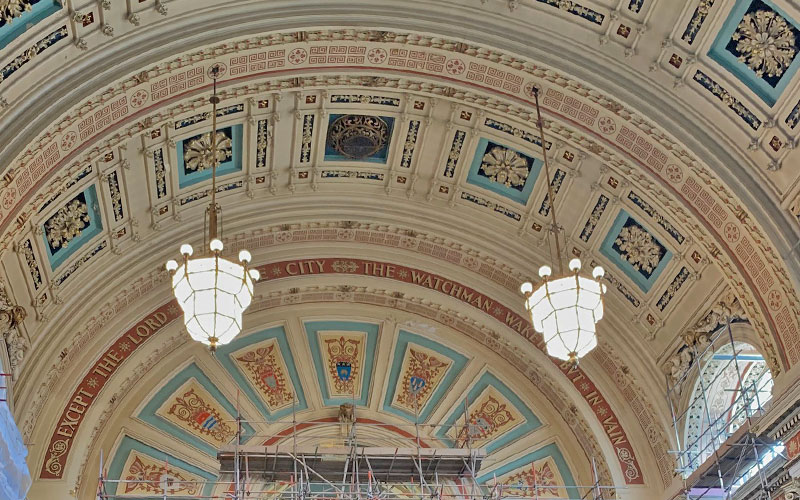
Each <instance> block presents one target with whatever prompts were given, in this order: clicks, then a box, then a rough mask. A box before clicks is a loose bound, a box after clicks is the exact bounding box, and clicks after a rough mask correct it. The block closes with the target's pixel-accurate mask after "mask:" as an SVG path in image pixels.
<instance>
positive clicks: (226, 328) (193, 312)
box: [166, 239, 259, 349]
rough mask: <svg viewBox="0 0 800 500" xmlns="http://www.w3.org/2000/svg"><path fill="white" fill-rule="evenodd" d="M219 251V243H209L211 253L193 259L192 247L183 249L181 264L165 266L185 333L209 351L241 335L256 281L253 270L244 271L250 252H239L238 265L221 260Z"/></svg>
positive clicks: (173, 263) (256, 273) (170, 263)
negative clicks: (170, 277) (181, 314)
mask: <svg viewBox="0 0 800 500" xmlns="http://www.w3.org/2000/svg"><path fill="white" fill-rule="evenodd" d="M222 248H223V247H222V241H220V240H217V239H214V240H211V243H210V245H209V249H210V250H211V253H210V254H209V255H206V256H203V257H198V258H194V259H192V258H191V256H192V253H193V249H192V246H191V245H182V246H181V254H183V262H182V263H181V264H178V262H176V261H174V260H170V261H169V262H167V265H166V267H167V271H169V273H170V274H171V275H172V290H173V292H174V294H175V298H176V299H177V300H178V304H180V306H181V309H183V322H184V324H185V325H186V330H188V332H189V335H191V337H192V338H193V339H194V340H196V341H198V342H202V343H204V344H207V345H208V346H210V347H211V348H212V349H216V347H217V346H218V345H225V344H228V343H230V342H231V341H232V340H233V339H234V338H235V337H236V336H237V335H238V334H239V333H240V332H241V331H242V315H243V314H244V311H245V309H247V307H248V306H249V305H250V302H251V301H252V299H253V282H254V281H257V280H258V278H259V273H258V271H257V270H256V269H248V268H247V264H248V263H249V262H250V259H251V257H250V252H248V251H247V250H242V251H241V252H239V261H240V263H238V264H237V263H235V262H231V261H229V260H227V259H225V258H224V257H221V256H220V253H221V252H222Z"/></svg>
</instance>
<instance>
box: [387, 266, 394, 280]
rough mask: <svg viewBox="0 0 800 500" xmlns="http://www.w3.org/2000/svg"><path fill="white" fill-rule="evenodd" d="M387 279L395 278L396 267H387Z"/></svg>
mask: <svg viewBox="0 0 800 500" xmlns="http://www.w3.org/2000/svg"><path fill="white" fill-rule="evenodd" d="M386 277H387V278H394V266H386Z"/></svg>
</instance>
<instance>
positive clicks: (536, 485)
mask: <svg viewBox="0 0 800 500" xmlns="http://www.w3.org/2000/svg"><path fill="white" fill-rule="evenodd" d="M559 486H560V485H559V481H558V478H557V477H556V473H555V472H554V471H553V467H552V466H551V465H550V462H549V461H548V462H545V463H544V464H542V465H541V466H539V467H536V464H535V463H532V464H530V465H529V466H526V467H525V468H524V469H522V470H520V471H519V472H516V473H514V474H512V475H511V476H509V477H508V478H507V479H506V480H505V481H503V493H504V494H505V495H513V496H524V497H531V496H538V497H551V498H552V497H556V498H557V497H560V496H561V495H560V493H559V489H560V488H559Z"/></svg>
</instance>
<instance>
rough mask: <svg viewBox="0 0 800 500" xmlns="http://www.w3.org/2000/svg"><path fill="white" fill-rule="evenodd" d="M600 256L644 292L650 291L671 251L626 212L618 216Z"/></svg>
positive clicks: (622, 211) (670, 256) (602, 246)
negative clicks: (611, 263) (604, 257)
mask: <svg viewBox="0 0 800 500" xmlns="http://www.w3.org/2000/svg"><path fill="white" fill-rule="evenodd" d="M600 253H601V254H603V255H605V256H606V258H608V259H609V260H610V261H611V262H613V263H614V265H616V266H617V267H618V268H619V269H620V270H621V271H622V272H624V273H625V275H626V276H627V277H628V278H630V279H631V281H633V282H634V283H636V285H637V286H638V287H639V288H640V289H641V290H642V291H643V292H647V291H649V290H650V288H652V286H653V284H654V283H655V282H656V280H657V279H658V277H659V276H660V275H661V273H662V271H664V268H665V267H666V266H667V264H668V263H669V261H670V259H671V258H672V252H671V251H670V250H669V249H667V247H665V246H664V245H663V244H662V243H661V242H660V241H659V240H658V238H656V237H655V236H654V235H653V234H652V233H651V232H650V231H648V230H647V228H646V227H645V226H644V225H642V224H640V223H639V222H637V221H636V219H634V218H633V216H631V215H630V214H629V213H628V212H626V211H625V210H620V212H619V214H618V215H617V218H616V220H615V221H614V225H613V226H611V230H609V232H608V234H607V235H606V238H605V240H603V244H602V245H600Z"/></svg>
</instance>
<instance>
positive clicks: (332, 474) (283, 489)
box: [97, 402, 620, 500]
mask: <svg viewBox="0 0 800 500" xmlns="http://www.w3.org/2000/svg"><path fill="white" fill-rule="evenodd" d="M343 406H344V405H343ZM347 406H350V405H349V404H348V405H347ZM340 409H341V407H340ZM295 410H296V407H295V406H293V411H292V420H291V422H284V423H290V424H291V434H288V435H287V434H286V433H285V431H284V432H281V433H278V434H273V435H269V436H249V439H248V441H249V442H250V443H252V442H253V441H256V442H262V443H264V444H259V445H254V444H245V443H243V442H242V436H243V433H242V429H243V426H244V424H245V423H249V424H275V423H280V422H274V421H273V422H253V421H245V420H244V419H242V418H241V417H240V416H238V412H237V417H236V421H235V424H236V428H237V433H236V439H235V440H234V444H231V445H226V446H222V447H220V448H219V449H218V450H217V459H218V461H219V475H218V476H217V478H216V480H214V481H202V482H198V481H186V480H182V479H180V478H177V477H174V476H169V475H168V474H166V472H167V471H168V469H169V464H167V463H165V464H164V467H163V471H164V474H161V475H159V476H158V477H156V476H147V477H126V478H122V477H120V478H118V479H109V478H107V477H106V472H105V469H104V465H103V458H102V455H101V458H100V474H99V481H98V488H97V499H98V500H116V499H157V498H162V499H164V500H166V499H170V500H176V499H180V500H183V499H187V500H188V499H203V500H216V499H219V500H223V499H225V500H251V499H252V500H255V499H269V500H503V499H528V500H538V499H540V498H542V499H545V498H546V499H562V500H614V499H615V498H616V495H617V490H619V489H620V488H618V487H615V486H612V485H603V484H600V481H599V479H598V475H597V468H596V466H595V461H594V459H592V475H593V479H594V480H593V483H592V484H591V485H588V486H577V485H564V486H562V485H559V486H553V485H552V484H550V483H542V482H540V481H541V478H537V475H536V473H535V472H534V474H533V475H532V482H531V481H530V480H529V481H526V482H524V483H523V482H515V483H513V484H509V483H503V482H502V481H499V480H498V478H497V477H495V476H492V478H491V479H488V480H486V479H485V477H484V478H483V480H479V479H478V473H479V472H480V470H481V467H482V466H483V465H484V463H485V462H486V460H487V452H486V450H485V449H484V448H481V447H473V441H476V440H477V439H479V436H481V435H482V430H481V429H480V427H479V426H478V425H476V423H475V422H470V421H469V420H468V417H467V415H468V405H467V403H466V402H465V404H464V417H465V418H464V422H463V424H462V423H459V424H454V425H453V426H450V429H453V432H454V433H455V434H453V435H454V436H456V439H455V442H456V443H457V444H458V445H460V446H458V447H452V448H433V447H428V446H426V445H425V443H424V442H423V440H422V437H421V435H420V432H421V431H422V430H428V431H429V432H431V434H433V432H435V431H436V430H438V429H441V428H443V426H440V425H431V424H420V423H419V422H415V423H414V424H410V425H409V426H407V427H409V428H410V427H412V426H413V434H412V433H411V432H405V431H402V427H404V426H403V425H402V424H401V425H398V424H383V423H375V422H373V421H366V420H365V421H364V422H359V420H358V419H357V418H356V415H355V405H352V406H350V408H349V410H350V411H351V412H352V413H351V416H352V418H350V419H349V420H347V421H342V420H339V421H338V422H323V421H313V422H304V423H302V424H300V423H299V422H298V421H297V415H296V412H295ZM340 415H341V411H340ZM331 427H338V428H339V432H338V436H339V439H340V443H341V444H336V445H331V444H330V443H329V444H319V441H320V440H321V441H324V440H325V439H330V437H331ZM301 428H302V434H301V432H300V430H301ZM370 428H372V430H373V431H374V430H377V429H381V428H384V429H385V428H391V429H393V430H395V431H396V430H397V429H400V430H401V431H402V432H404V434H405V435H406V436H407V437H408V438H409V439H410V440H411V441H413V446H407V447H387V446H369V445H368V444H369V443H367V442H368V441H369V440H370V438H369V436H367V437H366V438H364V437H363V436H361V435H360V433H364V432H365V431H369V430H370ZM343 431H344V432H343ZM342 437H343V439H342ZM254 438H256V439H254ZM301 438H302V442H301ZM314 441H317V442H316V443H314ZM276 443H277V444H276ZM533 470H534V471H535V470H536V469H535V467H534V469H533ZM121 485H122V486H124V487H122V488H121V487H120V486H121ZM137 485H141V486H143V488H137V487H136V486H137ZM137 489H145V490H147V491H146V492H136V491H134V492H133V493H124V492H126V491H132V490H137ZM120 490H122V491H123V493H120ZM186 491H192V493H191V494H187V493H186ZM209 491H210V493H209ZM561 492H563V493H566V494H561Z"/></svg>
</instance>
